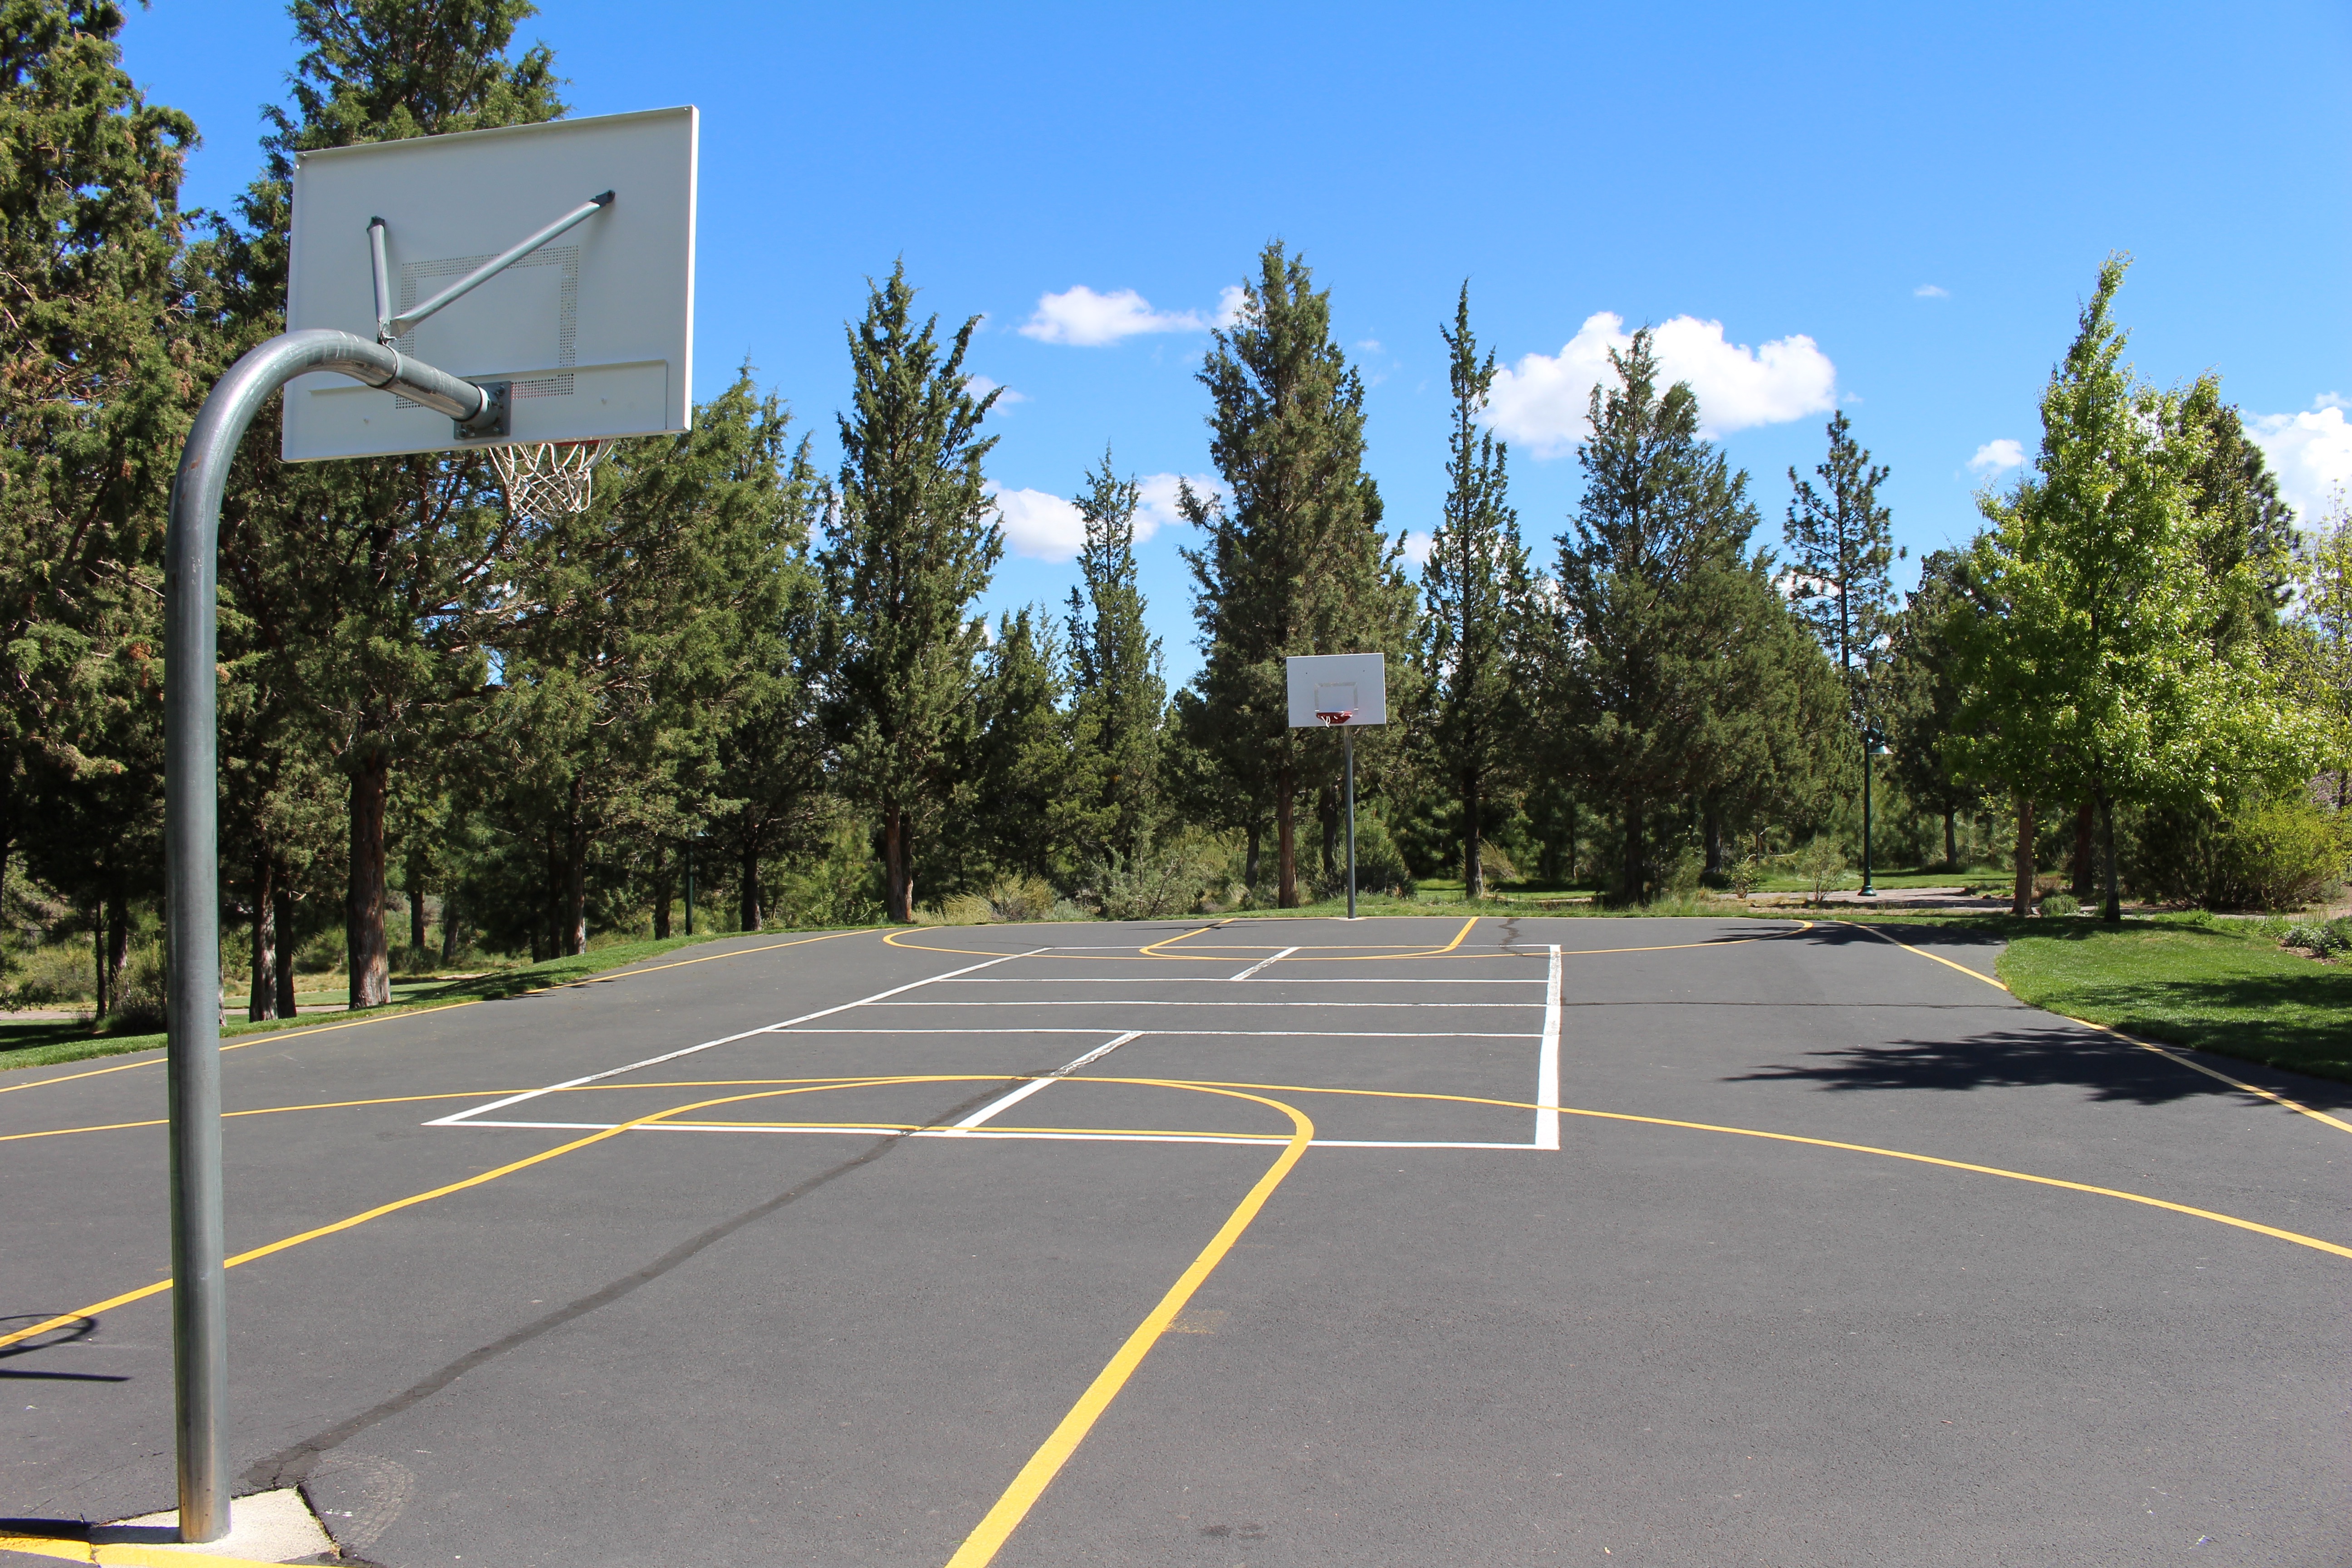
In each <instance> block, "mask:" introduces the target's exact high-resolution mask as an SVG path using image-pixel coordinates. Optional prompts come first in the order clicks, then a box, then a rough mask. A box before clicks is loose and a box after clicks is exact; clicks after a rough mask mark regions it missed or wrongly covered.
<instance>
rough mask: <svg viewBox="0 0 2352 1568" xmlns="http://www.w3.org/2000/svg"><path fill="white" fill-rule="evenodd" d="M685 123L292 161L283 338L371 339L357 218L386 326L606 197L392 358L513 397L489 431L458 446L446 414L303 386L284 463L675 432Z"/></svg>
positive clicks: (683, 329)
mask: <svg viewBox="0 0 2352 1568" xmlns="http://www.w3.org/2000/svg"><path fill="white" fill-rule="evenodd" d="M697 123H698V115H697V113H696V111H695V110H693V109H691V108H686V109H657V110H648V111H646V112H645V113H641V114H610V115H603V116H599V117H597V118H595V119H590V120H560V121H552V122H551V123H549V124H545V125H517V126H509V127H506V128H504V129H501V130H497V131H469V132H462V133H460V134H457V135H454V136H423V137H417V138H415V139H413V140H410V141H405V142H372V143H369V144H368V145H365V146H360V147H338V148H333V149H331V150H329V151H326V152H319V153H302V154H300V155H299V157H298V158H297V160H296V162H295V165H294V215H293V216H294V223H293V255H292V259H291V262H290V265H289V275H288V278H287V296H286V324H287V326H288V327H289V329H291V330H299V329H302V328H305V327H333V328H338V329H341V331H347V332H352V333H355V334H357V335H359V336H361V337H364V338H369V339H373V338H374V337H375V335H376V309H375V283H374V273H373V268H372V266H371V262H370V255H369V252H370V243H371V242H370V237H369V232H368V229H369V223H370V221H371V220H372V219H374V218H378V217H381V218H382V219H383V232H384V249H385V259H386V262H387V266H386V269H385V270H386V281H387V285H388V292H389V294H390V297H391V298H390V302H391V307H392V314H393V315H394V316H397V315H398V314H399V313H400V312H401V311H402V310H406V309H409V308H412V307H414V306H415V305H417V304H419V303H423V302H426V301H429V300H431V299H432V297H433V296H434V295H436V294H437V293H439V292H440V291H441V290H442V289H445V288H446V287H447V286H448V285H449V284H451V283H454V282H456V281H457V280H458V279H462V278H464V277H465V276H466V275H467V274H468V273H470V272H472V271H473V270H475V269H476V268H478V267H480V266H481V265H482V264H483V263H484V262H486V261H488V260H489V259H491V258H494V257H496V256H498V255H499V254H500V253H502V252H504V251H506V250H507V249H509V247H512V246H514V245H516V244H517V243H519V242H520V241H521V240H522V239H524V238H526V237H529V236H530V235H531V234H533V233H535V232H537V231H538V230H540V229H541V228H543V227H544V226H547V225H548V224H550V223H551V222H553V221H554V220H556V219H557V218H560V217H562V216H563V215H564V214H565V213H567V212H570V211H572V210H573V209H575V208H577V207H579V206H580V205H582V204H583V203H585V202H588V201H591V200H593V199H594V198H595V197H597V196H598V195H602V194H603V193H604V192H606V191H610V192H612V193H613V200H612V202H611V204H610V205H607V206H605V207H604V209H603V210H602V211H600V212H598V213H596V214H595V215H594V216H591V217H589V218H587V219H586V220H585V221H583V222H582V223H581V224H579V225H578V226H576V227H573V228H572V229H570V230H568V231H567V232H565V233H564V234H562V235H561V236H560V237H557V238H555V239H553V240H551V241H550V242H549V243H548V244H547V245H546V246H545V247H542V248H541V249H539V250H537V251H534V252H533V253H531V254H530V255H529V256H527V257H525V258H522V259H521V260H520V261H518V262H516V263H515V264H514V265H513V266H511V267H509V268H507V269H506V270H505V271H503V272H500V273H499V274H498V275H497V276H495V277H493V278H491V279H489V280H488V281H487V282H485V283H483V284H482V285H481V286H480V287H479V288H478V289H474V290H473V291H472V292H471V293H469V294H467V295H465V296H464V297H463V298H461V299H459V300H456V301H455V302H453V303H451V304H450V305H448V306H447V307H446V308H445V309H444V310H440V311H439V312H438V313H437V314H435V315H433V316H430V317H428V318H426V319H425V320H424V321H419V322H417V323H416V324H415V326H414V327H412V328H411V329H410V330H409V331H408V332H407V333H406V335H404V336H403V337H401V338H400V339H398V340H397V342H395V343H394V346H395V347H396V348H398V349H399V350H400V352H401V353H404V354H407V355H410V356H412V357H414V358H416V359H421V360H423V361H425V363H428V364H432V365H435V366H437V367H438V368H440V369H442V370H446V371H447V372H448V373H449V374H452V375H457V376H463V377H464V378H466V379H467V380H468V381H473V382H491V381H504V382H508V383H510V384H511V385H510V388H509V429H508V433H507V435H506V436H504V437H491V438H488V439H482V440H460V439H458V438H457V437H456V435H455V434H454V433H453V431H452V429H451V426H450V421H449V418H448V416H446V415H444V414H436V413H435V412H434V411H433V410H431V409H429V408H423V407H419V406H418V405H415V404H413V403H410V402H408V401H407V400H406V399H404V398H396V397H394V395H392V394H390V393H387V392H378V391H375V390H373V388H370V387H366V386H362V385H360V384H357V383H355V382H352V381H351V380H348V379H346V378H345V377H343V376H341V375H306V376H303V377H302V378H300V379H299V380H298V381H295V382H294V383H292V384H290V385H289V386H288V387H287V389H286V425H285V439H284V451H285V455H286V458H287V460H289V462H304V461H309V460H311V459H315V458H358V457H381V456H384V455H386V454H390V453H394V452H437V451H454V450H458V449H461V448H470V447H488V446H497V445H499V444H500V443H501V441H504V442H538V441H588V440H603V439H608V438H611V437H622V436H646V435H656V434H659V433H661V432H664V431H673V430H683V429H685V428H687V425H688V416H689V412H690V409H691V406H692V405H691V397H692V387H693V381H694V360H693V343H694V202H695V190H694V184H695V142H696V132H697Z"/></svg>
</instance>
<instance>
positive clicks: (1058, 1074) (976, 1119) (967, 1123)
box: [956, 1029, 1141, 1131]
mask: <svg viewBox="0 0 2352 1568" xmlns="http://www.w3.org/2000/svg"><path fill="white" fill-rule="evenodd" d="M1140 1032H1141V1031H1139V1030H1133V1029H1130V1030H1129V1031H1128V1032H1127V1033H1126V1034H1124V1035H1121V1036H1119V1037H1118V1038H1117V1039H1115V1040H1108V1041H1106V1042H1105V1043H1103V1044H1102V1045H1099V1046H1097V1047H1095V1048H1094V1049H1093V1050H1090V1051H1088V1052H1087V1054H1086V1055H1085V1056H1082V1057H1080V1058H1077V1059H1076V1061H1068V1062H1064V1063H1063V1064H1062V1065H1061V1066H1060V1067H1057V1068H1055V1069H1054V1070H1053V1071H1052V1072H1049V1073H1047V1074H1046V1075H1045V1077H1043V1078H1034V1079H1030V1080H1029V1081H1028V1082H1027V1083H1024V1084H1023V1085H1022V1086H1021V1087H1020V1088H1019V1089H1014V1090H1013V1092H1012V1093H1011V1094H1008V1095H1006V1096H1005V1097H1004V1098H1003V1099H1002V1100H991V1101H989V1102H988V1103H987V1104H986V1105H983V1106H982V1107H981V1108H980V1109H979V1110H975V1111H973V1112H972V1113H971V1115H970V1116H967V1117H965V1118H964V1119H963V1120H962V1121H959V1122H957V1123H956V1130H957V1131H964V1130H967V1129H970V1128H973V1127H978V1126H980V1125H981V1124H982V1123H983V1122H986V1121H992V1120H994V1119H995V1116H996V1114H997V1112H999V1111H1001V1110H1011V1109H1012V1108H1013V1107H1014V1106H1016V1105H1018V1104H1020V1103H1021V1102H1022V1101H1023V1100H1026V1099H1028V1098H1029V1097H1030V1096H1031V1095H1033V1094H1034V1093H1036V1092H1037V1091H1038V1090H1039V1089H1043V1088H1045V1086H1046V1085H1047V1084H1049V1083H1052V1082H1053V1081H1054V1080H1055V1079H1061V1078H1067V1077H1069V1076H1070V1074H1072V1073H1074V1072H1076V1071H1077V1070H1078V1069H1079V1068H1082V1067H1085V1066H1086V1065H1087V1063H1088V1062H1098V1061H1100V1060H1102V1059H1103V1058H1105V1057H1107V1056H1108V1055H1110V1054H1111V1052H1113V1051H1115V1050H1117V1049H1118V1048H1119V1047H1121V1046H1123V1045H1125V1044H1127V1042H1128V1041H1129V1040H1131V1039H1133V1038H1135V1037H1136V1036H1137V1035H1138V1034H1139V1033H1140Z"/></svg>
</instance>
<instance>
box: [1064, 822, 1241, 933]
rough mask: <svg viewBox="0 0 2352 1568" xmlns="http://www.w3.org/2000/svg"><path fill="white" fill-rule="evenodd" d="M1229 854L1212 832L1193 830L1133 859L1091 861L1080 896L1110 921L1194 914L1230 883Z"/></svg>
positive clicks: (1081, 877)
mask: <svg viewBox="0 0 2352 1568" xmlns="http://www.w3.org/2000/svg"><path fill="white" fill-rule="evenodd" d="M1224 870H1225V856H1224V852H1223V847H1222V846H1220V845H1219V844H1218V843H1217V841H1216V840H1215V839H1213V838H1212V837H1209V836H1207V835H1206V834H1202V833H1195V832H1187V833H1184V834H1181V835H1180V836H1179V837H1175V838H1173V839H1171V840H1169V841H1168V842H1166V843H1164V844H1147V845H1146V846H1145V847H1143V849H1142V850H1141V851H1140V852H1139V853H1138V854H1137V855H1135V856H1134V857H1133V858H1131V859H1129V858H1122V857H1120V856H1118V855H1117V854H1114V855H1112V856H1111V857H1110V858H1109V859H1108V860H1097V861H1090V862H1089V863H1088V864H1087V866H1086V867H1085V868H1083V869H1082V870H1081V871H1080V872H1079V873H1078V889H1077V891H1076V900H1077V901H1078V902H1080V903H1084V904H1090V905H1092V906H1093V907H1094V908H1096V909H1097V910H1100V911H1101V912H1102V916H1103V918H1104V919H1105V920H1113V921H1158V920H1167V919H1170V918H1171V917H1172V916H1175V915H1182V914H1190V913H1192V910H1193V909H1194V908H1195V907H1196V906H1198V905H1199V903H1200V901H1201V900H1202V897H1204V896H1205V895H1206V894H1207V893H1208V891H1209V890H1210V889H1212V888H1213V887H1215V886H1216V885H1217V884H1218V883H1220V882H1222V881H1223V879H1224Z"/></svg>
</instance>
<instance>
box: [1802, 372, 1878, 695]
mask: <svg viewBox="0 0 2352 1568" xmlns="http://www.w3.org/2000/svg"><path fill="white" fill-rule="evenodd" d="M1829 437H1830V451H1829V457H1828V458H1827V460H1825V461H1824V462H1822V464H1821V465H1820V466H1819V467H1817V468H1814V469H1813V473H1814V475H1815V477H1816V478H1818V479H1820V480H1821V481H1822V488H1821V489H1814V488H1813V483H1812V480H1811V479H1800V478H1799V477H1798V475H1797V470H1796V469H1795V468H1790V470H1789V482H1790V484H1791V485H1793V486H1795V487H1796V496H1795V499H1793V500H1790V503H1789V520H1788V522H1787V524H1786V526H1785V529H1784V534H1785V537H1786V539H1787V542H1788V546H1789V575H1790V594H1789V597H1790V599H1791V600H1792V601H1794V602H1795V603H1796V605H1798V607H1799V608H1800V609H1801V611H1802V612H1803V614H1804V616H1805V619H1806V620H1807V621H1808V622H1810V623H1811V626H1812V628H1813V635H1814V636H1815V637H1819V638H1820V639H1821V644H1822V648H1823V649H1825V650H1826V651H1827V652H1828V654H1829V656H1830V658H1832V660H1834V661H1835V662H1836V665H1837V668H1838V676H1839V679H1840V680H1841V681H1843V684H1844V686H1845V688H1846V692H1847V707H1848V710H1849V711H1850V712H1851V713H1852V714H1853V721H1854V722H1855V724H1856V725H1857V726H1860V725H1866V724H1868V723H1869V722H1870V721H1871V715H1872V704H1871V695H1870V693H1871V677H1872V675H1873V674H1874V671H1875V670H1876V668H1877V666H1878V661H1879V658H1880V656H1881V653H1882V651H1883V649H1882V640H1883V638H1884V637H1885V634H1886V622H1887V618H1888V615H1889V613H1890V611H1891V610H1892V609H1893V607H1894V602H1895V587H1894V584H1893V583H1892V582H1891V581H1890V580H1889V577H1888V569H1889V568H1890V567H1891V566H1892V565H1893V564H1894V562H1895V545H1894V524H1893V517H1892V514H1891V513H1890V512H1889V511H1888V510H1887V509H1886V508H1885V507H1884V506H1882V505H1880V504H1879V500H1878V487H1879V485H1880V484H1881V483H1883V482H1884V481H1885V479H1886V474H1887V470H1886V469H1885V468H1883V467H1874V466H1873V465H1872V463H1871V461H1870V454H1869V452H1867V451H1866V450H1864V448H1863V447H1862V446H1861V444H1860V443H1858V442H1857V441H1855V440H1854V438H1853V426H1852V425H1851V423H1850V422H1849V421H1848V420H1847V419H1846V416H1845V415H1844V413H1843V412H1842V411H1841V412H1839V413H1837V414H1834V415H1832V416H1831V417H1830V423H1829Z"/></svg>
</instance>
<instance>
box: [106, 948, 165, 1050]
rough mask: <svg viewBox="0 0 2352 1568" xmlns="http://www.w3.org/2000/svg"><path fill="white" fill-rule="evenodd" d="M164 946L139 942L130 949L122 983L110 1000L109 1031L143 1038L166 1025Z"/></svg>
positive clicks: (124, 965) (107, 1019) (123, 969)
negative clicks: (112, 1003) (111, 1002)
mask: <svg viewBox="0 0 2352 1568" xmlns="http://www.w3.org/2000/svg"><path fill="white" fill-rule="evenodd" d="M164 986H165V979H164V973H163V943H162V942H142V943H141V944H140V945H138V946H136V947H134V948H132V949H131V953H130V957H129V959H128V960H127V961H126V962H125V963H124V964H123V965H122V984H121V987H120V989H119V990H118V991H117V993H116V994H115V996H114V997H113V1002H114V1005H113V1007H112V1009H111V1010H110V1011H109V1012H108V1014H107V1016H106V1021H107V1025H108V1026H109V1027H110V1028H111V1029H113V1030H115V1031H116V1032H118V1033H121V1034H130V1035H142V1034H148V1033H152V1032H153V1031H155V1030H158V1029H161V1028H163V1026H164V1024H165V1007H164V996H165V994H166V992H165V990H164Z"/></svg>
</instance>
